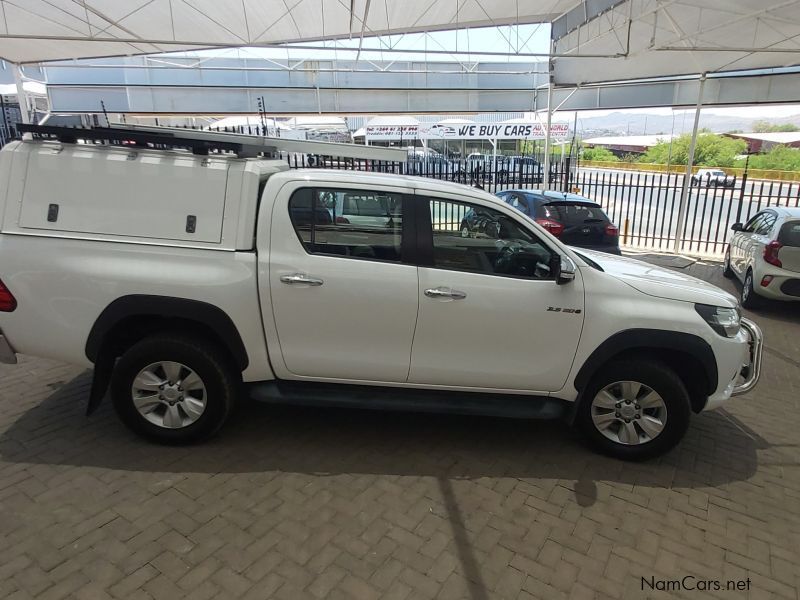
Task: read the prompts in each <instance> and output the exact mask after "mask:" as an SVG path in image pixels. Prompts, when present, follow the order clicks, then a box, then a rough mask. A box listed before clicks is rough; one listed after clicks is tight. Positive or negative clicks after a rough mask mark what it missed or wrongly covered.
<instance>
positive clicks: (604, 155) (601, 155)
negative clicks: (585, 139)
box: [581, 146, 619, 162]
mask: <svg viewBox="0 0 800 600" xmlns="http://www.w3.org/2000/svg"><path fill="white" fill-rule="evenodd" d="M581 160H592V161H604V162H619V158H618V157H617V156H616V155H615V154H614V153H613V152H611V151H610V150H608V149H607V148H603V147H602V146H596V147H594V148H584V149H583V151H582V152H581Z"/></svg>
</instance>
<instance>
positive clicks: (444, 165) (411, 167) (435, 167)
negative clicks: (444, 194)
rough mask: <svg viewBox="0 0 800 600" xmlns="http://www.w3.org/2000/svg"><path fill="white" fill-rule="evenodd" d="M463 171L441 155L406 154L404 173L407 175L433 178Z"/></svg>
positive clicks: (430, 153)
mask: <svg viewBox="0 0 800 600" xmlns="http://www.w3.org/2000/svg"><path fill="white" fill-rule="evenodd" d="M462 170H463V169H462V168H461V167H460V166H459V165H458V164H457V163H454V162H453V161H451V160H448V159H447V158H445V157H444V156H442V155H441V154H437V153H432V152H429V153H427V154H423V153H421V152H414V153H411V152H410V153H409V154H408V160H407V161H406V173H407V174H408V175H432V176H435V177H438V176H440V175H441V176H446V175H452V174H455V173H458V172H459V171H462Z"/></svg>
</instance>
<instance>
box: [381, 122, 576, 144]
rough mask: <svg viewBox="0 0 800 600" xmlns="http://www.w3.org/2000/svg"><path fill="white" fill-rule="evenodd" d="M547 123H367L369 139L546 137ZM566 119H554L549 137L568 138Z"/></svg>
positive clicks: (531, 138) (533, 138) (524, 138)
mask: <svg viewBox="0 0 800 600" xmlns="http://www.w3.org/2000/svg"><path fill="white" fill-rule="evenodd" d="M545 131H546V126H545V125H543V124H542V123H538V122H529V123H464V124H458V123H455V124H452V125H450V124H443V123H437V124H434V125H427V124H423V125H402V126H401V125H381V126H375V127H367V132H366V133H367V138H369V139H370V140H397V139H406V140H410V139H415V138H416V139H426V140H445V139H446V140H485V139H490V140H500V139H502V140H505V139H516V140H543V139H544V138H545ZM568 135H569V125H568V124H567V123H553V124H552V125H551V126H550V137H554V138H566V137H567V136H568Z"/></svg>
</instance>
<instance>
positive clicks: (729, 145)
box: [641, 132, 747, 167]
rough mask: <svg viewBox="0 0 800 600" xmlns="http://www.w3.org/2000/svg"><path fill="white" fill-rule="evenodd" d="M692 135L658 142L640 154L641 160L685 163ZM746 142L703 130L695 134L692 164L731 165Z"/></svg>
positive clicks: (708, 165)
mask: <svg viewBox="0 0 800 600" xmlns="http://www.w3.org/2000/svg"><path fill="white" fill-rule="evenodd" d="M691 142H692V137H691V136H690V135H688V134H684V135H681V136H679V137H677V138H675V139H673V140H672V151H671V152H670V142H660V143H658V144H656V145H655V146H653V147H652V148H650V149H648V151H647V152H645V153H644V155H642V158H641V162H643V163H655V164H662V165H663V164H667V162H669V163H670V164H673V165H685V164H686V161H687V160H688V159H689V146H690V144H691ZM746 149H747V144H746V143H745V141H744V140H738V139H733V138H729V137H725V136H722V135H717V134H715V133H710V132H704V133H700V134H698V136H697V145H696V146H695V150H694V164H696V165H704V166H707V167H731V166H733V164H734V163H735V162H736V157H737V156H738V155H740V154H744V152H745V150H746Z"/></svg>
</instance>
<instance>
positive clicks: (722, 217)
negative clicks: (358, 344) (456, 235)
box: [0, 117, 800, 256]
mask: <svg viewBox="0 0 800 600" xmlns="http://www.w3.org/2000/svg"><path fill="white" fill-rule="evenodd" d="M221 131H227V132H230V133H243V134H249V135H269V134H271V133H272V132H270V131H268V130H267V129H266V128H262V127H260V126H244V127H237V128H233V129H229V128H225V129H222V130H221ZM16 137H18V132H17V131H16V130H15V129H14V127H13V126H12V125H10V124H9V119H8V118H7V117H6V118H5V119H3V126H2V127H0V143H2V142H4V141H8V140H9V139H13V138H16ZM281 157H282V158H283V159H285V160H286V161H287V162H288V164H289V166H290V167H291V168H309V167H313V168H328V169H352V170H360V171H373V172H380V173H396V174H402V175H414V176H418V177H428V178H433V179H439V180H443V181H452V182H456V183H461V184H466V185H471V186H475V187H480V188H482V189H484V190H486V191H488V192H490V193H497V192H500V191H502V190H507V189H539V188H541V187H542V185H543V179H544V163H545V160H544V156H543V154H542V153H536V154H533V155H524V156H496V157H493V156H487V155H481V156H477V157H476V156H470V157H467V158H458V157H444V156H441V155H423V154H418V153H411V154H410V155H409V158H408V161H406V162H399V161H381V160H362V159H352V158H341V157H333V156H320V155H311V154H300V153H291V154H284V155H282V156H281ZM549 170H550V177H549V180H550V186H549V187H550V189H553V190H558V191H562V192H573V193H577V194H580V195H582V196H586V197H588V198H590V199H592V200H595V201H596V202H598V203H599V204H600V205H601V206H602V207H603V209H604V210H605V211H606V212H607V213H608V215H609V217H610V218H611V220H612V221H613V222H614V223H616V224H617V225H618V226H619V229H620V236H621V242H622V245H623V246H626V247H629V248H641V249H653V250H663V251H673V250H674V249H675V247H676V240H678V243H677V248H678V250H679V251H681V252H687V253H691V254H704V255H711V256H721V255H722V254H723V253H724V251H725V246H726V242H727V240H728V237H729V232H730V227H731V225H732V224H733V223H736V222H745V221H747V220H748V219H749V218H750V217H751V216H752V215H754V214H755V213H756V212H758V211H759V210H761V209H762V208H765V207H769V206H792V207H797V206H800V181H775V180H764V179H752V180H751V179H749V178H748V175H747V172H746V171H745V173H744V175H743V176H742V177H739V178H734V179H733V181H732V182H729V183H730V185H719V186H717V185H715V184H714V182H713V181H710V180H708V179H706V180H703V181H699V182H697V184H696V185H695V184H693V185H689V186H688V193H687V196H686V210H685V220H684V222H683V227H682V228H681V230H680V231H678V220H679V216H678V215H679V210H680V201H681V196H682V189H683V181H684V177H685V174H684V173H667V172H659V173H656V172H644V171H632V170H623V169H614V168H595V167H591V166H588V165H580V164H579V161H577V160H575V159H574V157H572V156H569V155H566V156H564V155H562V154H560V153H554V154H552V155H551V157H550V168H549ZM451 220H452V221H453V222H455V221H458V219H457V218H456V216H453V219H450V220H448V219H447V218H444V217H443V219H442V221H443V222H447V223H450V221H451Z"/></svg>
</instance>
